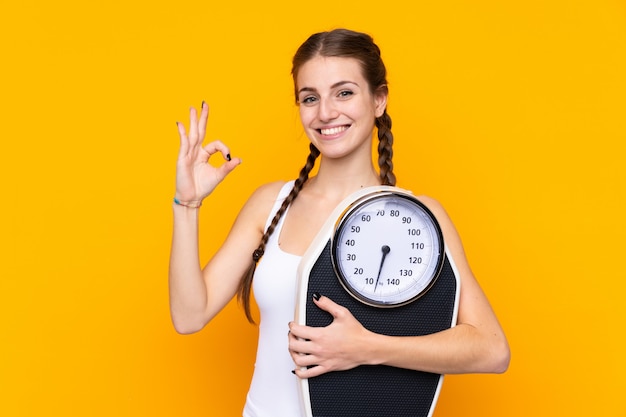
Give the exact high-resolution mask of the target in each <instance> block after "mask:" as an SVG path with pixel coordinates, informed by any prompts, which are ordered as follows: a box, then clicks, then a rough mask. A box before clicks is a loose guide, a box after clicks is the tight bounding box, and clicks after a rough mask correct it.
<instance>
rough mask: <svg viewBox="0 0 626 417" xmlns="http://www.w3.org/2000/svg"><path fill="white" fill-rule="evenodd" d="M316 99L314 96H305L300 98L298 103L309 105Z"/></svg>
mask: <svg viewBox="0 0 626 417" xmlns="http://www.w3.org/2000/svg"><path fill="white" fill-rule="evenodd" d="M316 101H317V97H315V96H306V97H304V98H303V99H301V100H300V103H302V104H304V105H305V106H310V105H312V104H314V103H315V102H316Z"/></svg>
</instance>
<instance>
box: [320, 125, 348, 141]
mask: <svg viewBox="0 0 626 417" xmlns="http://www.w3.org/2000/svg"><path fill="white" fill-rule="evenodd" d="M350 126H351V125H337V126H324V127H321V128H319V129H316V131H317V133H318V134H319V135H320V136H322V137H323V138H328V139H331V138H336V137H338V136H341V135H342V134H343V133H344V132H345V131H347V130H348V129H350Z"/></svg>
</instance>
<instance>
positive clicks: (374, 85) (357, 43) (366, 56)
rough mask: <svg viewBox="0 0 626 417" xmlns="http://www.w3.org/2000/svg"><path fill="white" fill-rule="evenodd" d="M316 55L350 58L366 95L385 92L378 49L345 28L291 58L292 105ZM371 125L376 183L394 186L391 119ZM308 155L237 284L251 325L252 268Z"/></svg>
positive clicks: (314, 38)
mask: <svg viewBox="0 0 626 417" xmlns="http://www.w3.org/2000/svg"><path fill="white" fill-rule="evenodd" d="M316 56H324V57H343V58H354V59H356V60H357V61H358V62H359V63H360V64H361V70H362V71H363V75H364V78H365V79H366V80H367V82H368V85H369V88H370V92H371V93H375V92H380V91H381V90H382V91H384V92H385V93H386V92H387V70H386V68H385V65H384V63H383V61H382V59H381V56H380V49H379V48H378V46H377V45H376V44H375V43H374V40H373V39H372V37H371V36H369V35H367V34H365V33H360V32H354V31H351V30H347V29H335V30H333V31H330V32H320V33H316V34H313V35H311V36H310V37H309V38H308V39H307V40H306V41H305V42H304V43H303V44H302V45H301V46H300V48H298V50H297V51H296V54H295V55H294V57H293V62H292V69H291V74H292V76H293V81H294V90H295V96H296V104H298V105H299V104H300V103H299V102H298V86H297V76H298V72H299V70H300V68H301V67H302V66H303V65H304V64H305V63H306V62H308V61H309V60H311V59H312V58H314V57H316ZM375 125H376V128H377V131H378V141H379V143H378V166H379V168H380V180H381V184H383V185H396V176H395V175H394V173H393V163H392V157H393V149H392V146H393V134H392V133H391V117H389V114H387V110H386V109H385V111H384V112H383V114H382V115H381V116H380V117H377V118H376V121H375ZM309 149H310V153H309V156H308V157H307V160H306V164H305V165H304V167H303V168H302V169H301V170H300V175H299V176H298V179H296V180H295V182H294V185H293V188H292V189H291V192H290V193H289V195H288V196H287V198H285V200H284V201H283V203H282V205H281V206H280V208H279V209H278V211H277V212H276V214H275V215H274V218H273V219H272V221H271V223H270V225H269V226H268V228H267V230H266V231H265V233H264V234H263V237H262V238H261V242H260V243H259V246H258V247H257V249H255V250H254V252H253V253H252V259H251V262H250V266H249V267H248V270H247V271H246V273H245V275H244V276H243V277H242V279H241V282H240V284H239V290H238V293H237V299H238V300H239V302H240V303H241V304H242V305H243V308H244V312H245V314H246V317H247V319H248V321H250V322H251V323H254V319H253V318H252V312H251V309H250V295H251V292H252V279H253V277H254V271H255V270H256V265H257V263H258V262H259V260H260V259H261V257H262V256H263V254H264V252H265V245H266V244H267V241H268V239H269V237H270V235H271V234H272V233H273V232H274V230H275V229H276V225H277V224H278V222H279V220H280V219H281V217H282V216H283V214H285V212H286V211H287V208H288V207H289V205H290V204H291V203H292V202H293V201H294V200H295V199H296V197H297V196H298V194H299V193H300V190H302V187H303V186H304V184H305V183H306V181H307V180H308V179H309V173H310V172H311V170H312V169H313V167H314V165H315V160H316V159H317V157H318V156H319V154H320V151H319V150H318V149H317V148H316V147H315V146H314V145H313V144H312V143H311V144H310V145H309Z"/></svg>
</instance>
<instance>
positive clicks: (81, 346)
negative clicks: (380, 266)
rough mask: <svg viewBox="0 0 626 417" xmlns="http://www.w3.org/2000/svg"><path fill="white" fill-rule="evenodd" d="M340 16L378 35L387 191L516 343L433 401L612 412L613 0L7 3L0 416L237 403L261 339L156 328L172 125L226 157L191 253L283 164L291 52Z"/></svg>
mask: <svg viewBox="0 0 626 417" xmlns="http://www.w3.org/2000/svg"><path fill="white" fill-rule="evenodd" d="M340 26H341V27H349V28H353V29H357V30H361V31H366V32H369V33H371V34H372V35H373V36H374V37H375V40H376V41H377V42H378V44H379V45H380V46H381V48H382V50H383V55H384V59H385V60H386V64H387V66H388V68H389V81H390V88H391V96H390V104H389V112H390V114H391V116H392V118H393V120H394V134H395V137H396V143H397V145H396V147H395V151H396V157H395V166H396V173H397V175H398V178H399V179H400V182H399V185H401V186H403V187H405V188H410V189H412V190H413V191H414V192H416V193H425V194H429V195H432V196H434V197H436V198H438V199H439V200H440V201H441V202H442V203H443V204H444V205H445V206H446V207H447V209H448V211H449V213H450V215H451V216H452V218H453V219H454V220H455V222H456V224H457V227H458V229H459V230H460V232H461V235H462V236H463V238H464V242H465V245H466V250H467V253H468V256H469V258H470V261H471V263H472V266H473V268H474V270H475V272H476V274H477V276H478V277H479V279H480V281H481V283H482V285H483V286H484V289H485V290H486V292H487V293H488V295H489V297H490V299H491V301H492V303H493V305H494V307H495V309H496V310H497V312H498V315H499V317H500V319H501V321H502V324H503V326H504V327H505V329H506V331H507V334H508V337H509V339H510V343H511V346H512V353H513V358H512V363H511V367H510V370H509V371H508V372H507V373H506V374H504V375H498V376H494V375H462V376H448V377H447V378H446V381H445V383H444V388H443V392H442V395H441V398H440V402H439V406H438V409H437V411H436V414H435V415H436V416H439V417H441V416H458V415H463V416H481V417H485V416H556V415H562V416H574V415H576V416H587V415H602V416H623V415H625V414H626V405H625V400H624V396H623V381H624V373H625V372H626V363H625V360H624V351H625V346H624V343H623V341H622V335H621V333H623V329H624V318H625V313H624V307H623V306H624V290H625V289H626V285H625V278H626V273H625V272H624V266H623V259H624V248H625V245H624V236H625V234H626V227H625V221H624V212H625V209H626V207H625V204H624V200H625V198H626V195H625V188H626V187H625V185H624V183H625V180H626V175H625V168H624V157H625V152H624V143H625V140H626V114H625V111H626V103H625V100H626V81H625V74H626V4H625V3H624V1H619V0H614V1H611V0H586V1H585V0H554V1H539V0H526V1H517V0H514V1H495V0H478V1H469V0H468V1H452V0H448V1H438V2H431V1H428V2H426V1H417V2H411V1H405V0H403V1H386V2H373V1H371V2H368V1H353V0H344V1H334V0H333V1H329V0H320V1H315V2H296V3H294V2H287V1H282V2H267V3H264V2H252V1H250V2H248V3H245V2H244V3H240V2H214V1H210V0H208V1H177V2H169V5H163V3H160V2H148V1H135V2H132V1H119V0H109V1H93V2H85V1H69V0H59V1H56V2H51V1H50V2H48V1H41V0H39V1H37V0H35V1H31V2H21V1H20V2H17V1H16V2H10V1H8V0H4V1H3V2H2V5H1V6H0V46H1V48H0V54H1V58H2V65H1V68H2V70H1V71H2V72H1V74H2V75H1V76H0V86H1V89H0V95H1V97H0V106H1V108H0V122H1V123H0V137H1V139H2V141H1V145H0V148H1V151H0V154H1V157H0V170H1V172H0V174H1V176H0V178H1V181H2V188H1V193H2V216H1V217H0V222H1V223H0V227H1V228H0V233H1V236H2V238H1V245H2V247H1V248H0V249H1V251H0V261H1V270H0V274H1V275H2V278H1V280H0V297H1V302H0V317H1V320H2V327H1V328H2V330H1V333H0V334H1V341H2V342H1V344H0V385H1V389H0V415H2V416H47V415H64V416H144V415H145V416H148V415H149V416H176V415H185V416H236V415H240V410H241V408H242V405H243V402H244V399H245V393H246V390H247V386H248V383H249V379H250V376H251V373H252V366H253V363H254V351H255V338H256V329H255V328H254V327H253V326H250V325H248V324H247V323H246V322H245V320H244V318H243V315H242V313H241V311H240V310H239V308H238V307H237V306H236V305H235V304H234V303H233V304H232V305H230V306H229V307H228V308H227V310H226V311H225V312H224V313H223V314H222V315H221V316H220V317H219V318H218V319H216V320H215V321H214V322H212V323H211V324H210V325H209V326H208V327H207V328H206V329H205V330H204V331H203V332H201V333H199V334H196V335H193V336H187V337H184V336H180V335H177V334H176V333H175V332H174V330H173V328H172V326H171V324H170V322H169V313H168V305H167V284H166V283H167V262H168V254H169V243H170V233H171V199H172V196H173V193H174V162H175V158H176V152H177V148H178V138H177V133H176V127H175V124H174V122H175V121H176V120H180V121H187V111H188V107H189V106H190V105H194V106H199V105H200V103H201V101H202V100H206V101H207V102H209V103H210V105H211V106H212V109H211V116H210V129H209V136H210V137H211V138H220V139H222V140H224V141H226V142H227V143H228V144H229V145H230V146H231V149H232V153H233V154H234V155H237V156H241V157H242V158H243V161H244V163H243V165H242V166H241V167H239V169H238V170H237V171H236V172H235V173H233V175H232V176H231V177H229V178H228V179H227V181H226V183H225V184H223V186H222V187H221V188H220V189H219V191H217V192H216V193H215V195H213V196H212V197H211V199H210V202H207V203H206V204H205V207H203V209H202V226H201V227H202V245H201V246H202V247H201V251H202V255H201V256H202V258H203V260H207V259H208V257H209V256H210V254H211V253H212V252H213V251H214V250H215V248H216V247H217V245H218V244H219V242H220V241H221V239H222V238H223V237H224V235H225V234H226V233H227V230H228V227H229V225H230V223H231V222H232V220H233V218H234V216H235V214H236V212H237V210H238V208H239V207H240V206H241V205H242V204H243V202H244V200H245V199H246V197H247V196H248V195H249V194H250V192H251V191H252V190H253V189H254V188H256V187H257V186H258V185H259V184H261V183H263V182H266V181H271V180H275V179H291V178H293V177H294V176H295V175H296V173H297V171H298V170H299V168H300V166H301V165H302V164H303V162H304V158H305V156H306V152H307V139H306V137H305V136H304V135H303V133H302V129H301V128H300V126H299V121H298V113H297V109H296V107H295V105H294V103H293V95H292V85H291V79H290V75H289V70H290V59H291V56H292V54H293V52H294V51H295V49H296V48H297V46H298V45H299V44H300V43H301V42H302V41H303V40H304V39H305V38H306V37H307V36H308V35H309V34H310V33H312V32H317V31H320V30H326V29H330V28H334V27H340ZM242 256H247V255H245V254H242Z"/></svg>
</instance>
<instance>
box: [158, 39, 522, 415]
mask: <svg viewBox="0 0 626 417" xmlns="http://www.w3.org/2000/svg"><path fill="white" fill-rule="evenodd" d="M292 75H293V80H294V86H295V96H296V103H297V105H298V106H299V109H300V118H301V121H302V125H303V127H304V130H305V132H306V134H307V136H308V138H309V139H310V154H309V157H308V159H307V161H306V165H305V166H304V168H303V169H302V171H301V172H300V176H299V177H298V178H297V179H296V180H295V181H291V182H288V183H283V182H275V183H270V184H266V185H263V186H261V187H259V188H258V189H257V190H256V191H255V192H254V193H253V194H252V196H251V197H250V198H249V200H248V201H247V202H246V204H245V205H244V207H243V208H242V210H241V212H240V213H239V215H238V217H237V219H236V221H235V223H234V225H233V227H232V229H231V231H230V233H229V235H228V237H227V238H226V240H225V242H224V243H223V245H222V246H221V248H220V249H219V250H218V251H217V253H215V255H214V256H213V257H212V259H211V260H210V261H209V262H208V263H207V265H206V266H205V267H204V268H201V265H200V263H199V259H198V209H199V207H200V206H201V204H202V202H203V201H204V199H205V198H206V197H207V196H209V195H210V194H211V192H212V191H213V190H214V189H215V187H217V185H218V184H219V183H220V182H221V181H222V180H223V179H224V178H225V177H226V176H227V175H228V174H229V173H230V172H231V171H232V170H233V169H235V168H236V167H237V166H238V165H239V164H240V163H241V160H240V159H238V158H236V157H233V158H231V156H230V149H229V148H228V146H226V145H225V144H224V143H221V142H219V141H215V142H211V143H209V144H207V145H205V146H203V144H202V142H203V139H204V136H205V128H206V123H207V118H208V111H209V109H208V106H207V105H206V104H204V103H203V105H202V109H201V111H200V114H199V115H198V113H197V112H196V110H195V109H193V108H192V109H191V111H190V126H189V130H188V131H187V130H186V129H185V127H184V126H183V125H182V124H181V123H178V131H179V134H180V153H179V157H178V162H177V173H176V196H175V200H174V201H175V202H174V206H173V210H174V233H173V242H172V250H171V259H170V274H169V283H170V306H171V313H172V319H173V323H174V326H175V328H176V330H177V331H178V332H180V333H192V332H197V331H199V330H200V329H202V328H203V327H204V326H205V325H206V324H207V323H208V322H209V321H210V320H211V319H212V318H213V317H214V316H215V315H216V314H218V313H219V312H220V310H222V308H223V307H224V306H225V305H226V304H227V303H228V302H229V301H230V300H231V299H232V298H233V297H234V296H235V295H238V297H239V299H240V301H241V302H242V304H243V305H244V310H245V313H246V315H247V316H248V318H249V319H250V320H252V318H251V314H250V295H251V292H252V287H254V296H255V300H256V302H257V304H258V306H259V309H260V316H261V318H260V325H259V326H260V328H259V344H258V350H257V359H256V365H255V372H254V376H253V379H252V383H251V387H250V391H249V393H248V397H247V401H246V406H245V409H244V416H247V417H251V416H271V417H279V416H288V417H294V416H298V415H300V410H299V400H298V397H297V378H312V377H315V376H318V375H320V374H322V373H325V372H331V371H341V370H347V369H350V368H354V367H356V366H359V365H363V364H385V365H391V366H396V367H403V368H409V369H415V370H421V371H427V372H434V373H440V374H448V373H473V372H496V373H500V372H504V371H505V370H506V369H507V367H508V364H509V355H510V354H509V347H508V344H507V340H506V337H505V335H504V333H503V331H502V328H501V327H500V325H499V323H498V320H497V318H496V316H495V314H494V312H493V311H492V309H491V307H490V305H489V302H488V300H487V298H486V296H485V294H484V293H483V291H482V290H481V288H480V286H479V284H478V282H477V281H476V279H475V278H474V276H473V274H472V271H471V269H470V267H469V265H468V263H467V261H466V258H465V255H464V252H463V247H462V245H461V240H460V238H459V236H458V234H457V232H456V230H455V228H454V226H453V224H452V222H451V221H450V219H449V218H448V216H447V215H446V213H445V211H444V209H443V208H442V207H441V206H440V205H439V204H438V203H437V201H435V200H433V199H432V198H428V197H419V199H420V200H421V201H422V202H423V203H424V204H425V205H427V206H428V207H429V208H430V210H431V211H432V212H433V213H434V214H435V216H436V218H437V220H438V221H439V223H440V226H441V228H442V230H443V235H444V239H445V241H446V243H447V245H448V247H449V250H450V251H451V253H452V256H453V258H454V259H455V261H456V265H457V269H458V271H459V275H460V279H461V293H460V300H459V313H458V324H457V325H456V326H455V327H453V328H451V329H449V330H445V331H442V332H439V333H436V334H432V335H428V336H418V337H391V336H384V335H379V334H374V333H372V332H370V331H368V330H366V329H365V328H364V327H363V326H361V324H360V323H359V322H358V321H357V320H356V319H355V318H354V317H353V316H352V315H351V313H350V312H349V311H348V310H347V309H345V308H344V307H342V306H340V305H337V304H336V303H334V302H333V300H331V299H329V298H327V297H324V296H323V294H321V296H319V297H318V296H317V294H316V297H315V298H316V299H315V301H314V302H315V303H316V305H317V306H318V307H319V308H321V309H323V310H326V311H328V312H329V313H330V314H331V315H332V316H333V318H334V321H333V322H332V324H330V325H329V326H327V327H323V328H311V327H307V326H302V325H298V324H296V323H294V322H293V316H294V308H295V297H294V294H295V286H296V269H297V266H298V263H299V261H300V258H301V256H302V254H303V253H304V252H305V250H306V249H307V247H308V245H309V243H310V242H311V241H312V240H313V238H314V237H315V235H316V233H317V232H318V230H319V229H320V227H321V226H322V225H323V223H324V222H325V221H326V219H327V217H328V216H329V214H330V213H331V212H332V211H333V209H334V208H335V207H336V205H337V204H338V203H339V202H341V201H342V200H343V199H344V198H345V197H347V196H348V195H350V194H352V193H353V192H354V191H356V190H358V189H360V188H362V187H367V186H373V185H381V184H383V185H395V182H396V180H395V176H394V174H393V164H392V162H391V157H392V148H391V146H392V143H393V135H392V133H391V118H390V117H389V115H388V114H387V112H386V104H387V95H388V89H387V81H386V70H385V66H384V64H383V62H382V60H381V56H380V50H379V48H378V47H377V46H376V44H375V43H374V42H373V40H372V38H371V37H370V36H368V35H366V34H363V33H358V32H353V31H349V30H334V31H331V32H323V33H318V34H315V35H312V36H311V37H310V38H309V39H308V40H307V41H306V42H305V43H304V44H303V45H301V47H300V48H299V49H298V51H297V52H296V54H295V56H294V59H293V68H292ZM375 128H376V129H375ZM374 131H376V132H377V137H378V151H379V160H378V165H379V172H377V171H376V169H375V168H374V165H373V163H372V158H371V149H372V141H373V132H374ZM216 153H220V154H221V155H222V156H223V158H224V160H225V162H223V164H221V165H220V166H219V167H215V166H213V165H211V164H209V163H208V161H209V158H211V157H212V156H213V155H214V154H216ZM318 156H319V157H320V161H319V170H318V173H317V175H315V176H314V177H312V178H309V172H310V171H311V169H312V167H313V165H314V164H315V162H316V159H317V158H318ZM245 254H248V255H245ZM248 256H249V258H248ZM242 258H244V259H248V260H249V261H245V262H242ZM253 278H254V279H253ZM309 365H317V366H315V367H311V368H308V369H306V368H304V367H306V366H309ZM303 369H306V370H303Z"/></svg>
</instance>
